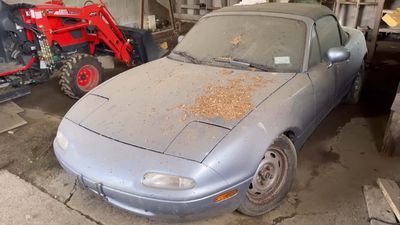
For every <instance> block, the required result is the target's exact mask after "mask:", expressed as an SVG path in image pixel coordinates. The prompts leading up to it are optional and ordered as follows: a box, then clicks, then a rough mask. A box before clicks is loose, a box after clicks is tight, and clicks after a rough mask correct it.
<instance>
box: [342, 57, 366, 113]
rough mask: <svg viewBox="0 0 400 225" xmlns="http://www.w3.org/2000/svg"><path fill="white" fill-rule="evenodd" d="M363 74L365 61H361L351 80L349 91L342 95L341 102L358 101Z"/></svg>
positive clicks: (350, 103) (352, 102)
mask: <svg viewBox="0 0 400 225" xmlns="http://www.w3.org/2000/svg"><path fill="white" fill-rule="evenodd" d="M364 76H365V63H364V62H363V63H362V64H361V66H360V69H359V70H358V71H357V75H356V77H355V78H354V80H353V83H352V85H351V88H350V91H349V93H347V95H346V96H345V97H344V99H343V103H345V104H349V105H354V104H357V103H358V102H359V101H360V96H361V90H362V87H363V83H364Z"/></svg>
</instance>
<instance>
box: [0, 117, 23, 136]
mask: <svg viewBox="0 0 400 225" xmlns="http://www.w3.org/2000/svg"><path fill="white" fill-rule="evenodd" d="M24 124H27V122H26V121H25V120H24V119H22V117H20V116H19V115H18V114H11V113H5V112H0V133H3V132H6V131H9V130H12V129H15V128H17V127H20V126H22V125H24Z"/></svg>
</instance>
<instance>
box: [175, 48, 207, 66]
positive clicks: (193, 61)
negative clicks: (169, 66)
mask: <svg viewBox="0 0 400 225" xmlns="http://www.w3.org/2000/svg"><path fill="white" fill-rule="evenodd" d="M172 53H174V54H176V55H179V56H182V57H183V58H185V59H187V60H189V61H190V62H191V63H194V64H200V63H201V61H200V60H198V59H196V58H195V57H193V56H192V55H190V54H189V53H187V52H185V51H173V52H172Z"/></svg>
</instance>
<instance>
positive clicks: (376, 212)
mask: <svg viewBox="0 0 400 225" xmlns="http://www.w3.org/2000/svg"><path fill="white" fill-rule="evenodd" d="M363 192H364V198H365V203H366V204H367V209H368V215H369V218H379V219H381V220H384V221H387V222H396V218H395V217H394V214H393V212H392V210H391V209H390V206H389V204H388V203H387V202H386V200H385V198H384V197H383V194H382V191H381V190H380V189H379V188H378V187H374V186H371V185H365V186H364V187H363ZM370 223H371V225H386V224H385V223H382V222H380V221H377V220H373V219H372V220H371V222H370Z"/></svg>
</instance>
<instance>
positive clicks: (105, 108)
mask: <svg viewBox="0 0 400 225" xmlns="http://www.w3.org/2000/svg"><path fill="white" fill-rule="evenodd" d="M260 76H262V77H263V78H265V79H267V80H268V83H266V84H265V85H263V86H261V87H259V88H256V89H255V90H254V91H252V94H251V101H252V103H253V105H254V106H257V105H258V104H259V103H261V102H262V101H263V100H264V99H265V98H267V97H268V96H269V95H271V94H272V93H273V92H274V91H275V90H277V89H278V88H279V87H281V86H282V85H283V84H284V83H286V82H287V81H288V80H289V79H291V78H292V77H293V76H294V74H290V73H279V74H277V73H266V72H251V71H244V70H230V69H224V68H220V67H211V66H204V65H195V64H189V63H183V62H178V61H174V60H172V59H168V58H163V59H160V60H157V61H153V62H151V63H147V64H145V65H142V66H139V67H136V68H134V69H131V70H128V71H126V72H124V73H122V74H120V75H118V76H116V77H114V78H113V79H111V80H109V81H108V82H106V83H104V84H102V85H101V86H99V87H98V88H96V89H94V90H93V91H92V92H91V94H89V95H86V96H85V97H84V98H83V99H81V100H80V101H79V102H78V103H77V104H76V105H75V106H74V107H73V108H72V109H71V110H70V111H69V112H68V114H67V115H66V118H68V119H69V120H71V121H73V122H75V123H77V124H80V125H81V126H83V127H86V128H87V129H89V130H92V131H94V132H96V133H99V134H101V135H104V136H106V137H109V138H112V139H114V140H117V141H121V142H124V143H127V144H131V145H135V146H138V147H141V148H145V149H149V150H153V151H158V152H165V151H166V150H167V148H168V147H169V146H170V145H172V146H173V145H174V144H172V142H173V141H174V140H175V139H179V138H177V136H178V135H179V134H180V133H196V132H193V131H190V132H183V130H184V128H185V127H192V128H191V129H195V128H193V127H198V126H189V124H191V122H192V123H193V121H196V123H202V124H207V126H209V127H215V126H212V125H210V124H213V125H217V126H218V127H220V128H221V129H225V130H226V131H224V132H225V133H227V132H228V131H229V129H232V128H233V127H234V126H235V125H236V124H237V123H238V122H239V121H240V120H241V119H242V118H243V117H245V116H246V114H244V115H242V116H240V117H239V118H235V119H232V120H228V121H226V120H224V119H223V118H221V117H219V118H205V117H204V116H199V115H193V114H190V113H189V115H188V113H187V112H185V111H184V110H182V108H181V106H182V105H190V104H193V102H194V101H195V99H196V97H197V96H199V95H201V94H203V93H204V90H205V88H206V87H207V86H209V85H212V84H218V83H224V82H227V81H229V80H232V79H236V78H238V77H242V78H246V79H249V78H252V77H260ZM203 122H204V123H203ZM201 127H202V129H204V126H201ZM207 129H208V127H207ZM207 129H205V131H204V132H205V133H207ZM224 132H221V131H213V132H210V133H216V134H218V135H217V136H218V138H219V139H221V138H222V137H223V136H224ZM199 135H201V134H198V133H197V134H196V135H194V136H196V137H194V136H193V135H192V136H189V137H188V138H189V139H190V138H191V139H193V140H201V142H207V141H206V140H204V139H207V138H199ZM186 139H187V138H186ZM187 141H188V140H186V142H187ZM214 142H215V143H214ZM217 142H218V140H217V141H213V143H214V144H216V143H217ZM188 143H190V140H189V142H188ZM186 146H187V148H190V147H192V146H188V145H186ZM206 146H207V148H210V147H211V146H210V145H209V144H200V146H199V145H197V146H193V147H196V148H197V147H206ZM214 146H215V145H214ZM211 148H212V147H211ZM209 150H211V149H208V150H207V151H209ZM171 152H174V151H173V150H171ZM173 154H178V155H179V153H173ZM203 154H206V152H204V151H203ZM198 160H201V157H200V158H199V159H198Z"/></svg>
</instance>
